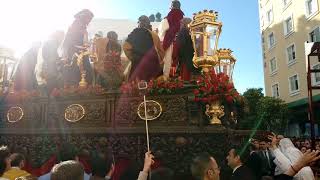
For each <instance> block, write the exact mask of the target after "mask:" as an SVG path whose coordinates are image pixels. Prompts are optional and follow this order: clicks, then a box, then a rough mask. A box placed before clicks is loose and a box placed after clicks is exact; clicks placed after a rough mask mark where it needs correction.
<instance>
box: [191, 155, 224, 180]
mask: <svg viewBox="0 0 320 180" xmlns="http://www.w3.org/2000/svg"><path fill="white" fill-rule="evenodd" d="M190 169H191V173H192V176H193V177H194V178H195V179H197V180H219V179H220V168H219V166H218V164H217V162H216V160H215V159H214V158H213V157H212V156H211V155H210V154H209V153H206V152H204V153H201V154H199V155H198V156H197V157H195V158H194V159H193V161H192V163H191V166H190Z"/></svg>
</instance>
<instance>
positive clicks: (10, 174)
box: [3, 153, 31, 180]
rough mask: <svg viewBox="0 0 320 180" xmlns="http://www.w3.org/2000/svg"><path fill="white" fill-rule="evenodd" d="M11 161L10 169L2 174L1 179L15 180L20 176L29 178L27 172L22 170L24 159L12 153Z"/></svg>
mask: <svg viewBox="0 0 320 180" xmlns="http://www.w3.org/2000/svg"><path fill="white" fill-rule="evenodd" d="M10 160H11V168H10V169H8V170H7V171H6V172H5V173H4V174H3V177H4V178H7V179H9V180H15V179H16V178H18V177H21V176H25V177H26V176H31V174H29V173H28V172H27V171H24V170H22V168H23V167H24V166H25V157H24V156H23V155H22V154H19V153H13V154H12V155H11V156H10Z"/></svg>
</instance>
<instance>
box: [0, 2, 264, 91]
mask: <svg viewBox="0 0 320 180" xmlns="http://www.w3.org/2000/svg"><path fill="white" fill-rule="evenodd" d="M170 2H171V0H117V1H115V0H28V1H21V0H5V1H3V2H2V3H1V6H0V22H1V25H2V27H1V28H0V46H7V47H11V48H14V49H18V50H17V51H19V50H20V51H21V52H22V50H25V49H26V48H27V47H29V46H30V44H31V43H32V41H35V40H43V39H44V38H46V37H47V36H48V34H49V33H50V32H53V31H54V30H56V29H61V28H62V29H66V28H67V27H68V26H69V24H70V22H71V21H72V19H73V15H74V14H75V13H76V12H77V11H79V10H81V9H83V8H88V9H91V10H92V11H93V12H94V14H95V17H96V18H112V19H132V20H135V21H136V20H137V18H138V17H139V16H140V15H143V14H145V15H148V16H149V15H150V14H155V13H157V12H160V13H161V14H162V16H165V15H166V14H167V13H168V11H169V6H170ZM17 4H19V6H17ZM181 4H182V10H183V11H184V13H185V15H186V16H188V17H192V14H193V13H195V12H198V11H201V10H203V9H208V10H211V9H212V10H215V11H218V12H219V20H220V21H222V22H223V27H222V34H221V37H220V41H219V47H220V48H231V49H232V50H233V51H234V55H235V57H236V58H237V60H238V61H237V63H236V66H235V71H234V74H233V77H234V81H235V86H236V88H237V89H238V91H239V92H244V91H245V90H246V89H247V88H251V87H264V82H263V66H262V53H261V40H260V33H259V14H258V1H257V0H181ZM18 12H19V13H18ZM21 52H20V53H21Z"/></svg>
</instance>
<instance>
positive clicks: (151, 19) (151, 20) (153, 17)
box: [149, 14, 156, 22]
mask: <svg viewBox="0 0 320 180" xmlns="http://www.w3.org/2000/svg"><path fill="white" fill-rule="evenodd" d="M149 20H150V22H154V21H155V20H156V17H155V16H154V14H151V15H150V16H149Z"/></svg>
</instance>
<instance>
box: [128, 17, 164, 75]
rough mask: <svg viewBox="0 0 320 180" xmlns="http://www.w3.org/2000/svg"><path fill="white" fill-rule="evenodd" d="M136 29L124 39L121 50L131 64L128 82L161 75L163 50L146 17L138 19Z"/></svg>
mask: <svg viewBox="0 0 320 180" xmlns="http://www.w3.org/2000/svg"><path fill="white" fill-rule="evenodd" d="M138 23H139V25H138V28H135V29H134V30H133V31H132V32H131V33H130V34H129V35H128V38H127V39H126V41H125V43H124V45H123V50H124V52H125V54H126V56H127V57H128V59H129V60H130V62H131V68H130V70H129V72H128V80H129V81H135V80H145V81H149V80H151V79H156V78H157V77H159V76H161V75H162V67H161V64H162V59H163V54H164V53H163V49H162V47H161V44H160V39H159V37H158V35H157V34H156V33H155V32H153V31H152V30H151V29H152V27H151V24H150V20H149V18H148V17H147V16H141V17H140V18H139V22H138Z"/></svg>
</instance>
